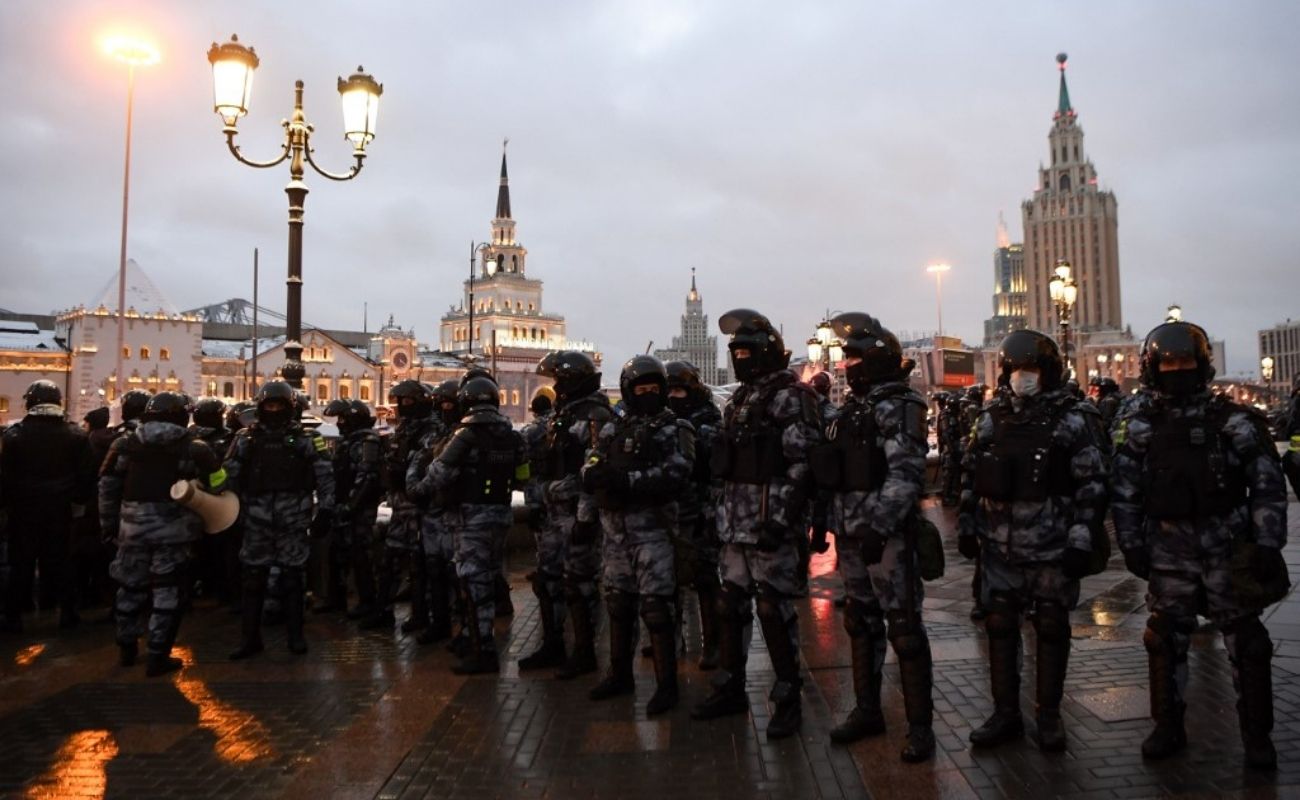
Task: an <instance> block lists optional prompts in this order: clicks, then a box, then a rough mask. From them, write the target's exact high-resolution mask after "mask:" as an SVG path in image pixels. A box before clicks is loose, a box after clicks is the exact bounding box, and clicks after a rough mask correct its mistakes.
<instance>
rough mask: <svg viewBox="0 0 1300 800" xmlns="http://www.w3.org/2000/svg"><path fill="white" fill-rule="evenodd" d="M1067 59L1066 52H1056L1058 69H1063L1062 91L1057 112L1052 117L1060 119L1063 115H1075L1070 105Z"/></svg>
mask: <svg viewBox="0 0 1300 800" xmlns="http://www.w3.org/2000/svg"><path fill="white" fill-rule="evenodd" d="M1066 60H1067V56H1066V54H1065V53H1057V54H1056V65H1057V69H1059V70H1060V71H1061V93H1060V97H1059V98H1058V99H1057V102H1056V113H1055V114H1053V115H1052V119H1060V118H1061V117H1073V116H1074V108H1073V107H1072V106H1071V105H1070V90H1069V88H1068V87H1067V86H1066V85H1065V63H1066Z"/></svg>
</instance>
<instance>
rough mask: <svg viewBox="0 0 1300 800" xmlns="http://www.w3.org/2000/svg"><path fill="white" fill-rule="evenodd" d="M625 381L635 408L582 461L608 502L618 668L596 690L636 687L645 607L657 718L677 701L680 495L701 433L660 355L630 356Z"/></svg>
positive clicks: (609, 692) (600, 695)
mask: <svg viewBox="0 0 1300 800" xmlns="http://www.w3.org/2000/svg"><path fill="white" fill-rule="evenodd" d="M619 389H620V391H621V393H622V396H623V403H624V406H625V408H626V409H627V412H628V413H627V415H626V416H623V417H618V418H616V419H614V420H612V421H610V422H608V423H606V424H605V426H604V427H603V428H602V429H601V432H600V437H599V439H598V441H597V443H596V446H595V448H594V449H593V450H592V453H591V455H590V457H589V458H588V460H587V464H586V465H585V466H584V467H583V468H582V483H583V487H584V488H585V489H586V490H587V491H589V492H591V493H592V495H593V496H594V498H595V504H596V507H597V508H599V509H600V522H601V528H602V529H603V532H604V538H603V543H604V547H603V551H602V562H603V572H602V585H603V587H604V590H605V607H606V610H607V612H608V614H609V651H610V653H609V674H608V675H607V676H606V677H605V679H604V680H602V681H601V682H600V683H598V684H596V686H595V687H593V688H592V690H591V692H590V694H589V696H590V697H591V699H592V700H604V699H606V698H609V697H615V696H617V695H621V694H630V693H632V692H633V691H634V690H635V688H636V687H635V684H634V681H633V677H632V657H633V653H634V651H635V648H636V629H637V624H636V621H637V611H638V605H639V609H640V614H641V619H642V621H643V622H645V626H646V629H647V630H649V632H650V644H651V648H652V649H653V656H654V669H655V681H656V683H657V687H656V689H655V693H654V695H653V696H652V697H651V698H650V702H649V703H648V704H647V705H646V714H647V715H649V716H654V715H655V714H661V713H663V712H665V711H668V710H669V709H671V708H673V707H674V706H676V705H677V626H676V624H675V622H676V614H675V613H674V610H673V605H674V600H675V596H676V593H677V585H676V580H675V576H674V570H673V566H674V565H673V561H674V554H673V537H674V535H675V534H676V523H677V496H678V495H679V494H680V493H681V491H682V489H684V488H685V487H686V486H687V483H688V481H689V479H690V476H691V471H692V470H693V468H694V462H695V441H694V440H695V434H694V431H693V430H692V429H691V425H690V423H689V422H686V421H684V420H679V419H677V416H676V415H675V414H674V413H673V412H672V411H671V410H670V409H669V408H668V373H667V372H666V371H665V369H664V365H663V363H662V362H660V361H659V359H657V358H655V357H654V356H646V355H642V356H636V357H634V358H632V359H631V360H629V361H628V362H627V363H626V364H624V365H623V370H622V372H621V373H620V375H619Z"/></svg>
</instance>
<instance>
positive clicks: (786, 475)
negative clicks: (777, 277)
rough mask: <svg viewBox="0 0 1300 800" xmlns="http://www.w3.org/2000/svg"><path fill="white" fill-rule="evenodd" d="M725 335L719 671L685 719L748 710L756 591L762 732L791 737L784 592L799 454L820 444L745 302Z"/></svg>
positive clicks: (723, 321)
mask: <svg viewBox="0 0 1300 800" xmlns="http://www.w3.org/2000/svg"><path fill="white" fill-rule="evenodd" d="M718 326H719V328H720V329H721V330H722V332H723V333H725V334H729V335H730V336H731V341H730V343H729V344H728V349H729V350H730V353H731V364H732V369H733V372H734V374H735V376H736V377H737V378H738V379H740V382H741V386H740V388H739V389H738V390H737V391H736V393H735V394H734V395H732V397H731V399H730V400H729V401H728V402H727V407H726V410H725V411H724V413H723V428H722V435H721V436H720V437H719V439H718V442H717V443H716V445H715V449H714V454H713V459H712V461H713V464H712V466H713V471H714V475H715V476H716V477H717V478H719V479H721V480H722V482H723V483H722V489H721V491H720V499H719V502H718V511H717V515H718V516H717V520H718V537H719V538H720V539H721V541H722V553H721V556H720V561H721V577H722V589H721V591H720V592H719V596H718V616H719V630H720V635H721V656H722V658H721V662H722V670H721V671H720V672H719V673H718V675H717V676H715V678H714V691H713V693H712V694H711V695H710V696H709V697H708V698H706V699H705V700H704V702H703V703H701V704H700V705H698V706H696V707H695V709H694V710H693V711H692V712H691V715H692V716H693V717H695V718H696V719H711V718H713V717H719V716H723V715H726V714H741V713H744V712H745V711H747V710H748V709H749V701H748V698H747V697H746V695H745V663H746V655H747V654H746V652H745V649H746V648H745V642H744V638H743V631H744V627H745V625H746V623H747V622H748V621H749V619H750V616H749V614H750V611H749V609H750V601H751V599H752V598H754V596H755V595H757V607H758V619H759V623H760V625H761V626H762V628H763V638H764V639H765V640H766V641H767V649H768V653H769V654H770V656H771V659H772V667H773V669H774V671H775V672H776V685H775V686H774V687H773V688H772V692H771V695H770V698H771V700H772V701H773V702H774V703H775V704H776V707H775V709H774V710H773V712H772V717H771V721H770V722H769V723H768V728H767V738H768V739H779V738H783V737H786V736H791V735H793V734H794V733H795V732H797V731H798V730H799V727H800V723H801V721H802V703H801V700H800V695H799V692H800V689H801V688H802V680H801V678H800V675H799V618H798V615H797V613H796V612H795V608H794V603H793V602H791V601H792V600H793V598H795V597H798V596H800V595H802V594H803V593H805V592H806V576H805V575H803V574H800V572H801V566H802V560H801V558H800V550H799V546H798V544H797V543H796V541H795V540H796V537H805V536H806V528H805V524H806V516H805V514H806V513H807V510H808V499H809V496H810V494H811V492H812V488H813V487H812V474H811V472H810V470H809V468H808V452H809V450H810V449H811V448H812V447H813V446H814V445H816V444H817V443H818V442H820V441H821V423H820V418H819V417H818V414H817V395H816V394H815V393H814V392H813V391H812V390H811V389H809V388H808V387H807V386H805V385H804V384H801V383H799V380H798V378H797V377H796V376H795V374H794V373H793V372H792V371H790V370H789V369H788V368H787V365H788V364H789V360H790V353H789V351H787V350H786V349H785V343H784V342H783V341H782V339H781V334H780V333H779V332H778V331H777V329H776V328H775V327H774V326H773V325H772V323H771V322H769V321H768V319H767V317H765V316H763V315H762V314H760V313H758V312H757V311H753V310H751V309H746V308H738V309H734V310H732V311H728V312H727V313H726V314H724V315H722V317H721V318H720V319H719V320H718Z"/></svg>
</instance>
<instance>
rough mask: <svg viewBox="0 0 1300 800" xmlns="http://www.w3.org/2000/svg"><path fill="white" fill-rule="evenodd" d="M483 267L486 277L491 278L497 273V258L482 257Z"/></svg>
mask: <svg viewBox="0 0 1300 800" xmlns="http://www.w3.org/2000/svg"><path fill="white" fill-rule="evenodd" d="M483 268H484V269H486V270H487V274H488V277H489V278H491V277H492V276H493V275H495V274H497V260H496V259H495V258H487V259H484V261H483Z"/></svg>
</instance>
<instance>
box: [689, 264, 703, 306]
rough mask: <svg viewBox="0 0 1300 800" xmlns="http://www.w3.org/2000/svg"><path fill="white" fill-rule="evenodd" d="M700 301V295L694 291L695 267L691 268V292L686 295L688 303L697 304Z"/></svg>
mask: <svg viewBox="0 0 1300 800" xmlns="http://www.w3.org/2000/svg"><path fill="white" fill-rule="evenodd" d="M699 299H700V293H699V292H698V291H696V290H695V267H691V292H690V294H688V295H686V300H687V301H688V302H692V303H694V302H697V301H698V300H699Z"/></svg>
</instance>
